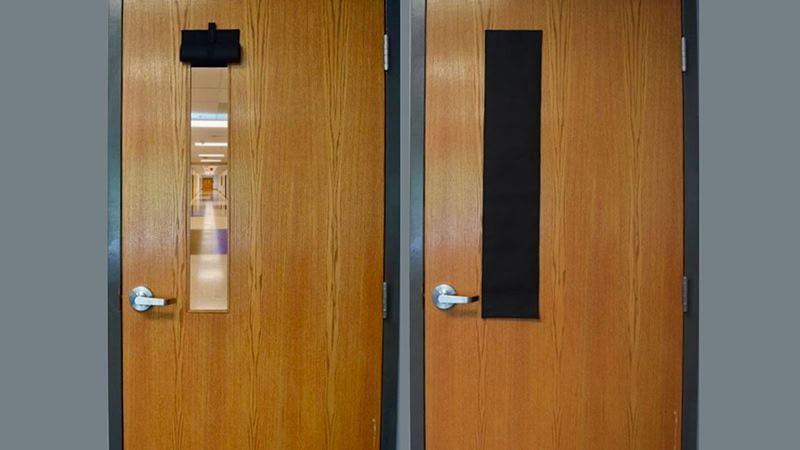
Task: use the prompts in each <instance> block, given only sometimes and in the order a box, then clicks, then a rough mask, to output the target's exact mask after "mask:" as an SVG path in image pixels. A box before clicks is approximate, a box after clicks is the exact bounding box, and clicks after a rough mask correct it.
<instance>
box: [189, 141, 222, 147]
mask: <svg viewBox="0 0 800 450" xmlns="http://www.w3.org/2000/svg"><path fill="white" fill-rule="evenodd" d="M194 145H195V147H227V146H228V143H227V142H195V143H194Z"/></svg>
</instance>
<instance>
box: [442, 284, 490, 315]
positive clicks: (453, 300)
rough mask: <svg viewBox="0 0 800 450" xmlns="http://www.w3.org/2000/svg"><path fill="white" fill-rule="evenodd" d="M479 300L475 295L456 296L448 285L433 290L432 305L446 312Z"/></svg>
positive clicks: (454, 291)
mask: <svg viewBox="0 0 800 450" xmlns="http://www.w3.org/2000/svg"><path fill="white" fill-rule="evenodd" d="M478 300H480V297H479V296H477V295H474V296H471V297H468V296H464V295H456V290H455V289H454V288H453V286H450V285H449V284H440V285H438V286H436V288H435V289H434V290H433V305H434V306H436V307H437V308H439V309H442V310H446V309H450V308H452V307H453V306H456V305H465V304H467V303H474V302H477V301H478Z"/></svg>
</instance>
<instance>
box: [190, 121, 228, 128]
mask: <svg viewBox="0 0 800 450" xmlns="http://www.w3.org/2000/svg"><path fill="white" fill-rule="evenodd" d="M192 128H228V121H227V120H192Z"/></svg>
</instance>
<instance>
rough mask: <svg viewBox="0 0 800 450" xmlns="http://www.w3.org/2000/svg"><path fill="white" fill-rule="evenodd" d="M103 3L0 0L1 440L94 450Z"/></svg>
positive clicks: (99, 429)
mask: <svg viewBox="0 0 800 450" xmlns="http://www.w3.org/2000/svg"><path fill="white" fill-rule="evenodd" d="M106 16H107V13H106V1H105V0H69V1H55V0H54V1H47V2H43V1H30V0H2V2H0V58H2V59H1V60H0V61H1V62H0V165H2V166H4V167H9V168H13V169H8V170H2V176H0V288H1V289H2V290H1V291H0V305H2V309H0V448H3V449H9V450H18V449H37V450H38V449H55V448H59V449H81V450H93V449H102V448H105V447H106V445H107V443H106V442H107V437H106V434H107V426H106V422H107V419H106V414H107V413H106V409H107V406H106V396H107V394H106V391H107V383H106V288H105V270H106V269H105V264H106V256H105V220H106V207H105V202H106V200H105V190H106V188H105V186H106V184H105V183H106V157H105V148H106V137H105V136H106V135H105V128H106V122H105V120H106V116H105V113H106V97H105V92H106V84H105V80H106V68H107V66H106V61H107V58H106V42H107V40H106V36H107V32H106Z"/></svg>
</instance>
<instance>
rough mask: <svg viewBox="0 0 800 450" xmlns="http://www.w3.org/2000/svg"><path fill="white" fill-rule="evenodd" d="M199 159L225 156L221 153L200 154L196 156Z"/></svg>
mask: <svg viewBox="0 0 800 450" xmlns="http://www.w3.org/2000/svg"><path fill="white" fill-rule="evenodd" d="M197 156H199V157H201V158H224V157H225V155H224V154H223V153H200V154H199V155H197Z"/></svg>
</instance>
